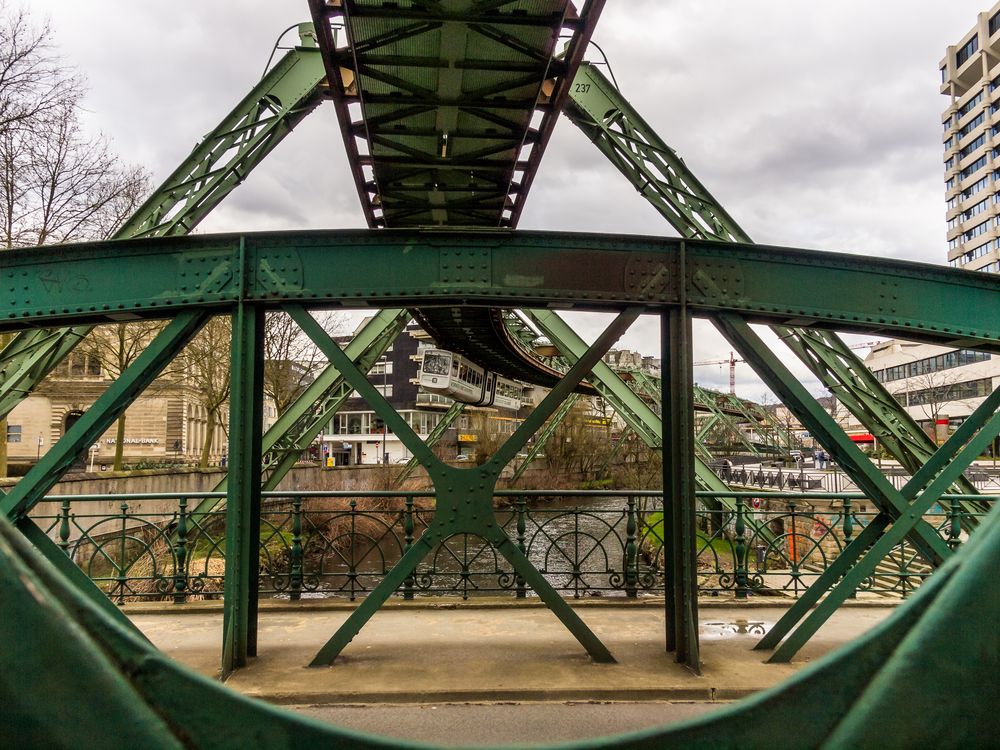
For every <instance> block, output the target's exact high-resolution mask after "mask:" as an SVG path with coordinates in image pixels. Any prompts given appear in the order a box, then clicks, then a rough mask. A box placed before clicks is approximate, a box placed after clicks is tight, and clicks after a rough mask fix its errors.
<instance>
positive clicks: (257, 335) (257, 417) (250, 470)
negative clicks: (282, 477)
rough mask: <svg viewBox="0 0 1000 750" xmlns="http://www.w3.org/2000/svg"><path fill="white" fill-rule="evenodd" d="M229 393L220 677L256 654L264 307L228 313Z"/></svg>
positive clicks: (244, 307)
mask: <svg viewBox="0 0 1000 750" xmlns="http://www.w3.org/2000/svg"><path fill="white" fill-rule="evenodd" d="M232 319H233V328H232V330H233V332H232V350H231V362H232V376H231V382H232V388H231V390H230V396H229V447H228V455H229V477H228V479H229V484H228V486H227V488H226V577H225V595H224V597H223V599H224V602H223V604H224V608H223V622H222V677H223V679H224V678H226V677H227V676H228V675H229V674H230V673H231V672H232V671H233V670H235V669H237V668H239V667H243V666H246V664H247V659H248V657H250V656H255V655H256V654H257V601H258V598H259V596H258V590H259V579H260V549H259V546H260V458H261V425H262V423H263V421H264V419H263V408H264V308H262V307H260V306H259V305H249V304H246V303H243V304H240V305H237V307H236V309H235V310H234V311H233V313H232Z"/></svg>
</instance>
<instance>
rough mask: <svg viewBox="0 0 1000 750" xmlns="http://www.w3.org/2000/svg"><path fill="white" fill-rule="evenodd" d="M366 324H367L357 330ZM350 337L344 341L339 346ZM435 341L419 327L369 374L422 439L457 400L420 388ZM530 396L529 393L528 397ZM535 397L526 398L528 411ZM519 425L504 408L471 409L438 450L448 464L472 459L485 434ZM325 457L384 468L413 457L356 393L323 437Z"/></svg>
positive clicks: (403, 336)
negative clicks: (423, 367) (423, 365)
mask: <svg viewBox="0 0 1000 750" xmlns="http://www.w3.org/2000/svg"><path fill="white" fill-rule="evenodd" d="M366 322H367V321H362V323H361V324H360V325H359V327H358V330H360V328H361V327H363V326H364V324H365V323H366ZM351 338H352V337H351V336H344V337H339V343H346V342H347V341H350V339H351ZM433 346H435V344H434V342H433V341H432V340H431V339H430V338H429V337H428V336H427V334H426V333H425V332H424V331H423V329H421V328H420V326H418V325H416V324H415V323H410V325H408V326H407V328H406V330H405V331H404V332H403V333H402V334H400V335H399V336H397V337H396V340H395V341H394V342H393V343H392V345H391V346H390V347H389V349H387V350H386V352H385V354H384V355H383V356H382V357H381V358H380V359H379V361H378V362H376V363H375V365H374V366H373V367H372V369H371V370H369V371H368V380H369V381H370V382H371V383H372V385H374V386H375V389H376V390H377V391H378V392H379V393H381V394H382V395H383V396H385V398H386V400H387V401H388V402H389V403H390V404H391V405H392V406H393V408H394V409H395V410H396V411H397V412H398V413H399V415H400V416H402V417H403V419H405V420H406V423H407V424H408V425H409V426H410V427H411V428H413V431H414V432H416V433H417V435H419V436H420V438H421V439H426V437H427V436H428V435H429V434H430V433H431V431H432V430H433V429H434V428H435V427H437V426H438V424H439V423H440V422H441V419H442V417H443V416H444V413H445V412H446V411H447V410H448V409H449V408H450V407H451V405H452V403H454V402H453V400H452V399H450V398H448V397H447V396H443V395H441V394H439V393H428V392H426V391H422V390H420V388H419V387H418V385H417V381H418V376H419V373H420V364H421V362H422V360H423V352H424V350H425V349H427V348H431V347H433ZM527 393H528V390H527V388H526V390H525V394H527ZM529 403H530V397H529V396H528V395H525V396H523V397H522V404H524V405H525V407H527V406H528V405H529ZM519 423H520V417H519V414H518V413H514V412H509V411H507V410H504V409H497V408H493V407H489V408H477V407H472V406H467V407H466V408H465V411H464V412H463V414H462V415H461V416H460V417H459V418H458V420H457V421H456V422H455V424H454V425H453V426H452V427H451V428H449V430H448V431H447V433H446V434H445V436H444V437H443V438H442V439H441V440H440V441H439V442H438V444H437V450H438V452H439V454H440V455H442V456H443V457H444V458H445V459H455V458H458V457H462V456H470V455H471V454H472V453H474V452H475V448H476V444H477V443H478V442H480V438H481V437H482V436H483V433H484V432H485V431H486V429H487V426H488V427H489V429H490V430H496V431H499V432H501V433H509V432H513V430H514V428H515V427H516V424H519ZM318 441H319V447H320V451H321V455H320V458H322V459H323V460H324V461H325V462H328V463H330V464H332V465H335V466H354V465H359V464H361V465H363V464H379V463H402V462H405V461H408V460H409V459H410V458H411V457H412V454H411V453H410V451H409V449H408V448H407V447H406V446H405V445H404V444H403V442H402V441H401V440H400V439H399V438H398V437H397V436H396V435H395V434H394V433H393V432H392V431H391V430H390V429H388V428H387V427H386V426H385V425H384V424H383V423H382V420H381V419H380V418H379V417H378V415H377V414H375V411H374V410H373V409H372V408H371V407H370V406H369V405H368V403H367V402H366V401H365V400H364V399H363V398H361V397H360V395H359V394H358V393H357V391H355V392H354V393H353V394H351V397H350V398H349V399H348V400H347V402H346V403H345V404H344V406H343V408H342V409H341V410H340V411H339V412H338V413H337V414H336V415H334V417H333V419H331V420H330V422H329V424H328V425H327V426H326V428H325V429H324V431H323V434H322V435H321V436H320V437H319V439H318Z"/></svg>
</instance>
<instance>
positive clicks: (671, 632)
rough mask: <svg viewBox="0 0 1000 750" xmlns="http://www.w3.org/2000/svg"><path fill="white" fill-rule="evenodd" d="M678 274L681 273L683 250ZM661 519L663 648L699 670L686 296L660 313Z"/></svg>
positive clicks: (692, 436)
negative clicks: (664, 621)
mask: <svg viewBox="0 0 1000 750" xmlns="http://www.w3.org/2000/svg"><path fill="white" fill-rule="evenodd" d="M679 265H680V271H679V276H680V278H684V259H683V250H682V251H681V259H680V264H679ZM661 333H662V337H663V349H662V353H663V379H662V388H663V428H664V429H663V506H664V507H663V520H664V534H663V537H664V541H665V543H666V549H665V551H664V565H665V569H666V576H665V580H666V586H667V590H666V596H665V602H666V616H667V618H666V619H667V650H668V651H674V652H675V656H676V659H677V661H678V662H679V663H681V664H685V665H687V666H688V667H689V668H690V669H692V670H694V671H695V672H698V673H700V655H699V647H698V576H697V566H696V558H697V549H696V548H695V535H696V528H695V479H694V405H693V401H692V397H691V394H692V392H693V386H694V377H693V372H694V371H693V369H692V361H693V360H692V356H691V314H690V311H689V310H688V309H687V305H686V300H682V301H681V304H680V305H679V306H678V307H676V308H674V309H671V310H669V311H668V312H667V313H665V314H664V315H663V318H662V322H661Z"/></svg>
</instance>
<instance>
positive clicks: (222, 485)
mask: <svg viewBox="0 0 1000 750" xmlns="http://www.w3.org/2000/svg"><path fill="white" fill-rule="evenodd" d="M409 320H410V315H409V313H408V312H407V311H405V310H400V309H388V310H380V311H379V312H378V313H377V314H376V315H375V316H373V317H372V319H371V320H369V321H368V322H367V323H366V324H365V325H364V327H363V328H362V329H361V330H360V331H359V332H358V334H357V335H356V336H355V337H354V338H353V339H352V340H351V342H350V343H349V344H348V345H347V346H346V347H345V348H344V351H345V352H346V354H347V356H348V357H350V359H351V361H352V362H355V363H357V365H358V367H360V368H361V369H362V371H364V372H368V371H369V370H370V369H371V368H372V366H374V364H375V363H376V362H377V361H378V360H379V358H380V357H381V356H382V355H383V354H385V351H386V350H387V349H388V348H389V345H390V344H392V342H393V341H394V340H395V338H396V337H397V336H398V335H399V334H400V333H401V332H402V331H403V329H404V328H405V327H406V324H407V323H408V322H409ZM353 391H354V389H353V388H352V387H351V386H350V385H349V384H348V383H347V382H346V381H345V380H344V376H343V375H342V374H341V373H340V370H338V369H337V368H336V367H334V366H333V365H327V366H326V367H325V368H324V369H323V371H322V372H321V373H320V374H319V375H317V376H316V379H315V380H314V381H313V382H312V383H310V384H309V385H308V386H307V387H306V389H305V390H304V391H303V392H302V394H301V395H300V396H299V397H298V398H297V399H295V401H294V402H293V403H292V405H291V406H290V407H289V408H288V410H287V411H286V412H285V413H284V414H281V415H280V416H279V417H278V419H277V421H276V422H275V423H274V424H273V425H271V427H270V428H269V429H268V430H267V432H266V433H265V434H264V437H263V439H262V451H263V458H262V459H261V470H262V472H263V473H264V475H265V476H264V480H263V485H262V489H263V490H264V491H268V490H273V489H276V488H277V486H278V484H279V483H280V482H281V480H282V479H284V478H285V476H286V475H287V474H288V472H289V470H291V468H292V467H293V466H294V465H295V463H296V462H297V461H298V459H299V457H300V456H301V455H302V453H303V451H305V450H306V449H308V447H309V445H310V444H311V443H312V441H313V439H314V438H315V437H316V436H317V435H319V434H320V432H322V431H323V428H324V427H325V426H326V425H327V424H329V422H330V420H331V419H333V416H334V415H335V414H336V413H337V412H338V411H340V408H341V407H342V406H343V405H344V402H345V401H347V399H348V398H350V397H351V393H353ZM227 485H228V478H226V479H223V480H222V481H221V482H219V483H218V484H217V485H216V486H215V488H214V490H213V491H215V492H222V491H225V490H226V487H227ZM221 502H222V501H221V500H218V499H215V498H207V499H205V500H201V501H200V502H199V503H198V504H197V505H196V506H195V507H194V508H193V509H192V510H191V512H190V518H191V519H192V520H193V521H197V520H198V519H200V518H202V517H203V516H204V515H205V514H207V513H210V512H212V511H213V510H214V509H215V508H217V507H219V505H220V503H221Z"/></svg>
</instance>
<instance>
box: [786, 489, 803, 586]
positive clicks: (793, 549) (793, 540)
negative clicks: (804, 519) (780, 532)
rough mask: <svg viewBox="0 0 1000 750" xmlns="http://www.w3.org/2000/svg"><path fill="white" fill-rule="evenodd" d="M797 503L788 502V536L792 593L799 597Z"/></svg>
mask: <svg viewBox="0 0 1000 750" xmlns="http://www.w3.org/2000/svg"><path fill="white" fill-rule="evenodd" d="M795 508H796V503H795V501H794V500H789V501H788V522H789V524H790V525H791V533H790V534H789V535H788V559H789V560H791V563H792V570H791V572H790V574H789V575H791V577H792V592H793V593H794V595H795V596H796V598H797V597H798V595H799V583H800V581H799V577H800V576H801V572H800V571H799V537H798V523H797V522H796V517H795Z"/></svg>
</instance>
